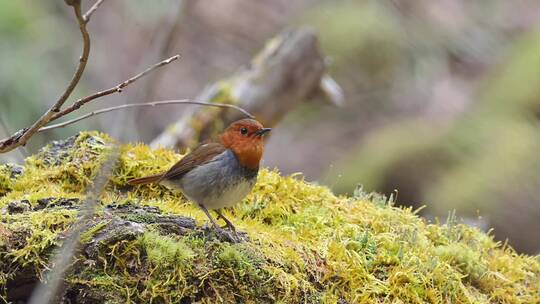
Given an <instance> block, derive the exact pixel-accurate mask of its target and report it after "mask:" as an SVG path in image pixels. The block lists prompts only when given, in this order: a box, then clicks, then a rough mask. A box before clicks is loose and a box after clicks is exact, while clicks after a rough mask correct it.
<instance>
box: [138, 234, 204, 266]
mask: <svg viewBox="0 0 540 304" xmlns="http://www.w3.org/2000/svg"><path fill="white" fill-rule="evenodd" d="M139 242H140V246H141V247H142V248H143V249H144V251H145V252H146V256H147V258H148V261H149V262H150V263H151V264H153V265H174V264H187V263H190V262H191V260H192V259H193V257H194V253H193V251H192V250H191V249H190V248H189V247H188V246H186V245H185V244H184V243H183V242H182V241H181V240H178V239H174V238H172V237H168V236H162V235H159V234H157V233H155V232H146V233H145V234H144V235H143V236H142V237H141V238H140V239H139Z"/></svg>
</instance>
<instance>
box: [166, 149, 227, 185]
mask: <svg viewBox="0 0 540 304" xmlns="http://www.w3.org/2000/svg"><path fill="white" fill-rule="evenodd" d="M225 150H226V148H225V147H224V146H223V145H222V144H220V143H207V144H203V145H200V146H198V147H197V148H195V150H193V151H192V152H191V153H189V154H188V155H186V156H184V158H182V159H181V160H180V161H179V162H177V163H176V164H175V165H174V166H172V167H171V168H170V169H169V171H167V172H166V173H165V174H164V175H163V177H162V178H161V179H162V180H163V179H178V178H181V177H182V176H183V175H184V174H186V173H188V172H189V171H191V170H192V169H193V168H195V167H197V166H200V165H204V164H206V163H208V162H210V161H211V160H212V159H213V158H214V157H216V156H217V155H219V154H221V153H223V152H224V151H225Z"/></svg>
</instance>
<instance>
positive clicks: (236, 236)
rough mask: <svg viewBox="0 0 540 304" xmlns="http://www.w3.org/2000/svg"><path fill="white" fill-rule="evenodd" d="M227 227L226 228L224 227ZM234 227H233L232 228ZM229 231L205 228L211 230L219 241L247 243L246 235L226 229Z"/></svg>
mask: <svg viewBox="0 0 540 304" xmlns="http://www.w3.org/2000/svg"><path fill="white" fill-rule="evenodd" d="M225 227H227V226H225ZM233 227H234V226H233ZM227 228H229V229H224V228H221V227H219V226H213V227H211V228H210V227H209V226H206V227H205V229H206V230H210V229H211V230H212V231H213V232H214V233H215V234H216V236H217V237H218V239H219V240H221V241H224V242H229V243H242V242H245V241H247V240H248V239H249V238H248V236H247V233H245V232H238V231H236V229H231V228H230V227H227Z"/></svg>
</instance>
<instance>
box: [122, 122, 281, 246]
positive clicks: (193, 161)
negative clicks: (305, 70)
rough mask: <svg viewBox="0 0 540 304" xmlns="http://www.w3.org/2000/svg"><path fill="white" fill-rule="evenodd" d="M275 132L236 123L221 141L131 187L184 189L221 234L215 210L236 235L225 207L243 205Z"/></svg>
mask: <svg viewBox="0 0 540 304" xmlns="http://www.w3.org/2000/svg"><path fill="white" fill-rule="evenodd" d="M269 131H271V129H270V128H264V127H263V126H262V124H261V123H260V122H258V121H256V120H254V119H241V120H238V121H235V122H233V123H232V124H231V125H229V126H228V127H227V129H225V131H224V132H223V133H222V134H221V135H220V136H219V137H218V138H219V140H218V141H217V142H211V143H205V144H202V145H199V146H198V147H197V148H195V149H194V150H193V151H192V152H191V153H189V154H188V155H186V156H184V157H183V158H182V159H181V160H180V161H179V162H177V163H176V164H175V165H174V166H172V167H171V168H170V169H169V170H168V171H166V172H163V173H159V174H155V175H151V176H146V177H141V178H136V179H132V180H130V181H128V183H129V184H130V185H142V184H148V183H159V184H162V185H164V186H166V187H168V188H172V189H173V190H180V191H181V192H182V193H183V194H184V195H185V196H186V197H187V198H188V199H189V200H191V201H192V202H194V203H195V204H197V205H198V206H199V207H200V208H201V210H202V211H204V213H205V214H206V216H207V217H208V219H209V220H210V222H211V224H212V226H213V227H214V229H215V230H216V231H217V232H221V228H220V227H219V226H218V225H217V223H216V221H215V220H214V219H213V218H212V216H211V215H210V212H209V211H208V210H209V209H210V210H214V211H215V212H216V213H217V215H218V219H219V217H221V218H222V219H223V220H224V221H225V223H226V227H227V228H229V229H230V230H231V231H232V232H233V233H234V234H235V236H237V234H236V228H235V227H234V225H233V224H232V223H231V221H229V220H228V219H227V218H226V217H224V216H223V214H222V212H221V210H220V209H221V208H224V207H230V206H233V205H235V204H236V203H238V202H240V201H241V200H242V199H243V198H244V197H245V196H246V195H247V194H248V193H249V192H250V191H251V189H252V188H253V186H254V185H255V182H256V181H257V174H258V171H259V163H260V160H261V157H262V155H263V151H264V139H263V137H264V135H265V134H266V133H268V132H269Z"/></svg>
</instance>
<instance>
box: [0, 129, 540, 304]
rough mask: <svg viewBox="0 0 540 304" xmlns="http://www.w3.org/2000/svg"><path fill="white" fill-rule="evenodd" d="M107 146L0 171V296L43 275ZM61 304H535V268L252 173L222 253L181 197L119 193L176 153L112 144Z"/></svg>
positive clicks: (475, 240) (413, 222) (457, 227)
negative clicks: (112, 161) (235, 235)
mask: <svg viewBox="0 0 540 304" xmlns="http://www.w3.org/2000/svg"><path fill="white" fill-rule="evenodd" d="M112 142H113V140H112V139H110V138H109V137H107V136H106V135H104V134H99V133H81V134H79V135H77V136H74V137H71V138H69V139H67V140H63V141H56V142H53V143H51V144H49V145H48V146H46V147H44V148H43V149H42V150H41V151H40V152H39V153H38V154H36V155H34V156H31V157H29V158H28V159H27V160H26V162H25V165H24V167H19V166H13V165H5V164H4V165H1V166H0V189H1V190H0V191H1V192H0V208H2V209H1V210H2V216H1V219H0V292H1V293H0V298H1V299H3V300H4V301H7V302H9V301H12V302H18V301H21V302H24V301H25V300H26V299H27V298H28V296H29V295H30V290H31V289H32V288H33V287H34V286H35V284H36V283H37V282H39V281H40V280H42V279H43V278H44V277H45V276H44V273H45V272H46V271H47V270H48V269H50V268H52V267H53V265H51V255H52V253H53V252H54V249H55V248H57V247H58V246H59V245H60V244H61V243H62V242H63V241H64V240H65V239H66V238H67V237H68V236H69V232H70V229H71V228H72V227H73V225H74V223H77V222H78V211H79V209H80V208H81V206H82V204H83V203H84V202H85V194H84V193H85V189H86V188H87V187H88V186H89V185H91V183H92V180H93V178H94V177H95V176H96V174H98V171H99V170H100V166H101V164H102V163H103V162H104V160H105V159H106V158H107V154H108V153H109V151H111V143H112ZM120 150H121V153H120V158H119V161H118V163H117V164H116V168H115V170H114V173H113V175H112V177H111V179H110V182H109V184H108V186H107V188H106V190H105V191H104V193H102V194H101V196H100V198H99V200H100V203H101V204H100V207H99V208H98V209H97V210H96V212H95V215H94V216H93V217H92V219H91V220H90V221H89V222H87V223H79V224H83V225H84V227H85V229H84V233H83V235H82V238H81V245H82V248H81V249H82V250H80V252H79V254H78V255H77V256H76V261H75V263H74V264H73V265H72V267H71V268H70V271H69V272H68V274H67V275H66V277H65V279H64V281H65V289H64V290H63V292H62V294H61V299H60V300H61V302H63V303H386V302H388V303H390V302H392V303H538V302H539V301H540V262H539V260H538V257H532V256H526V255H518V254H516V253H515V251H514V250H513V249H512V248H510V247H508V246H506V245H502V244H500V243H497V242H495V241H493V238H492V237H491V236H490V235H487V234H485V233H483V232H481V231H479V230H477V229H475V228H471V227H468V226H466V225H462V224H459V223H457V222H456V221H455V220H453V219H451V220H449V221H447V223H446V224H444V225H440V224H438V223H428V222H426V221H425V220H423V219H421V218H419V217H418V216H417V215H416V213H415V212H414V211H413V210H411V209H402V208H397V207H395V206H393V204H392V201H391V200H388V199H387V198H385V197H383V196H380V195H377V194H365V193H362V192H361V191H357V193H355V195H354V196H352V197H345V196H336V195H334V194H333V193H331V192H330V190H329V189H328V188H326V187H322V186H318V185H314V184H311V183H307V182H305V181H303V180H302V179H301V178H300V177H299V176H297V175H295V176H281V175H280V174H279V173H278V172H276V171H269V170H262V171H261V172H260V173H259V181H258V183H257V185H256V187H255V189H254V191H253V193H252V194H250V195H249V197H247V198H246V199H245V200H244V201H243V202H241V203H240V204H239V205H238V206H236V207H235V208H233V209H231V210H227V211H226V216H227V217H228V218H230V219H231V220H232V221H233V222H234V223H235V224H236V226H237V227H238V229H239V230H240V231H242V232H243V233H245V235H246V237H245V241H244V242H240V243H230V242H228V241H227V240H226V239H221V238H220V236H219V235H217V234H215V233H213V232H212V230H209V229H207V228H206V226H205V224H204V223H205V222H206V220H205V216H204V214H203V213H202V212H200V211H199V210H197V208H196V207H194V206H192V205H191V204H190V203H189V202H186V201H185V199H184V198H183V197H182V196H181V194H179V193H175V192H171V191H169V190H168V189H166V188H164V187H161V186H158V185H148V186H143V187H138V188H132V187H128V186H126V181H127V180H128V179H130V178H133V177H139V176H143V175H146V174H151V173H155V172H158V171H161V170H164V169H166V168H167V167H168V166H170V165H171V163H173V162H175V161H177V160H178V159H180V158H181V157H182V155H179V154H176V153H174V152H172V151H170V150H166V149H158V150H151V149H150V148H148V147H147V146H145V145H123V146H121V148H120Z"/></svg>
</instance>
